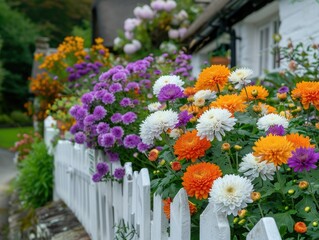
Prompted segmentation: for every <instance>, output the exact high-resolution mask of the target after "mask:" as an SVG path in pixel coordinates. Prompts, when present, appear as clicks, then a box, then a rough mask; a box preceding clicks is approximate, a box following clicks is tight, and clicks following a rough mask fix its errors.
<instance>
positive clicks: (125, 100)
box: [120, 97, 132, 107]
mask: <svg viewBox="0 0 319 240" xmlns="http://www.w3.org/2000/svg"><path fill="white" fill-rule="evenodd" d="M131 104H132V101H131V99H130V98H126V97H125V98H123V99H122V100H121V102H120V105H121V106H122V107H127V106H130V105H131Z"/></svg>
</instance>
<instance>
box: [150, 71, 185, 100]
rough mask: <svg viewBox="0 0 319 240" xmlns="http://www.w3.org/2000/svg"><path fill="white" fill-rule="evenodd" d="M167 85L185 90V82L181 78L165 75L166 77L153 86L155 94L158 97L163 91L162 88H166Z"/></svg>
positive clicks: (162, 77)
mask: <svg viewBox="0 0 319 240" xmlns="http://www.w3.org/2000/svg"><path fill="white" fill-rule="evenodd" d="M167 84H175V85H177V86H179V87H180V88H181V89H182V90H184V88H183V87H182V86H183V85H184V81H183V80H182V79H181V78H180V77H179V76H176V75H165V76H161V77H160V78H159V79H157V80H156V82H155V83H154V85H153V93H154V95H156V96H158V94H159V92H160V91H161V89H162V87H164V86H165V85H167Z"/></svg>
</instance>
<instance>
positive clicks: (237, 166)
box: [236, 152, 239, 172]
mask: <svg viewBox="0 0 319 240" xmlns="http://www.w3.org/2000/svg"><path fill="white" fill-rule="evenodd" d="M238 168H239V165H238V152H236V170H237V172H238Z"/></svg>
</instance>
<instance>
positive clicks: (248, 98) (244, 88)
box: [244, 84, 249, 101]
mask: <svg viewBox="0 0 319 240" xmlns="http://www.w3.org/2000/svg"><path fill="white" fill-rule="evenodd" d="M244 90H245V93H246V97H247V101H248V99H249V97H248V92H247V89H246V85H245V84H244Z"/></svg>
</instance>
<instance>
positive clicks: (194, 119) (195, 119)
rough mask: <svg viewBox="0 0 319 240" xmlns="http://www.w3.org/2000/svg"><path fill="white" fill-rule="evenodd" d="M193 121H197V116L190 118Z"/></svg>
mask: <svg viewBox="0 0 319 240" xmlns="http://www.w3.org/2000/svg"><path fill="white" fill-rule="evenodd" d="M189 121H190V122H191V123H194V122H196V121H197V117H192V118H191V119H190V120H189Z"/></svg>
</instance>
